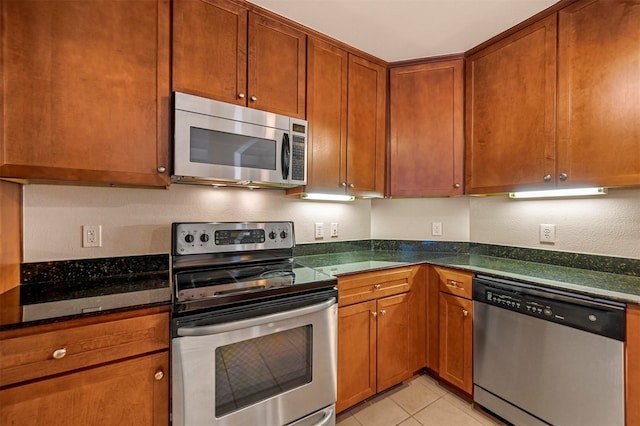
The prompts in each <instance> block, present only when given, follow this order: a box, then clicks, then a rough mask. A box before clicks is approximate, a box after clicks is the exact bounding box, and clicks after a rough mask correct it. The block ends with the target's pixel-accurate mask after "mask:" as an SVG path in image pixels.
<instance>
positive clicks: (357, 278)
mask: <svg viewBox="0 0 640 426" xmlns="http://www.w3.org/2000/svg"><path fill="white" fill-rule="evenodd" d="M411 277H412V269H411V268H396V269H390V270H386V271H375V272H365V273H362V274H356V275H350V276H346V277H338V304H339V305H340V306H347V305H352V304H354V303H359V302H364V301H367V300H373V299H378V298H381V297H387V296H392V295H394V294H400V293H405V292H407V291H409V290H410V289H411Z"/></svg>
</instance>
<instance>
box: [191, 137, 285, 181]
mask: <svg viewBox="0 0 640 426" xmlns="http://www.w3.org/2000/svg"><path fill="white" fill-rule="evenodd" d="M276 149H277V143H276V141H275V140H272V139H263V138H256V137H251V136H243V135H237V134H233V133H226V132H219V131H215V130H207V129H200V128H197V127H191V138H190V147H189V158H190V160H191V161H192V162H194V163H205V164H218V165H222V166H234V167H247V168H252V169H265V170H275V169H276Z"/></svg>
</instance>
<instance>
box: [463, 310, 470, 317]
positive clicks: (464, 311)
mask: <svg viewBox="0 0 640 426" xmlns="http://www.w3.org/2000/svg"><path fill="white" fill-rule="evenodd" d="M467 315H469V311H467V310H466V309H463V310H462V316H464V317H466V316H467Z"/></svg>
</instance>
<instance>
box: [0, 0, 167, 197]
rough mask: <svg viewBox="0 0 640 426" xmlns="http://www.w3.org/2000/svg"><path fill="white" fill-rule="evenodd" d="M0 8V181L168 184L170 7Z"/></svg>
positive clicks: (146, 1)
mask: <svg viewBox="0 0 640 426" xmlns="http://www.w3.org/2000/svg"><path fill="white" fill-rule="evenodd" d="M0 7H1V8H2V11H1V13H2V15H1V19H2V24H1V26H2V28H3V30H2V62H1V68H0V77H1V79H2V82H1V83H2V87H3V90H2V95H1V97H2V99H1V100H0V103H1V104H2V105H3V107H2V110H1V113H2V119H3V125H2V130H1V132H2V133H0V176H3V177H14V178H26V179H47V180H49V179H56V180H67V181H87V182H103V183H119V184H132V185H158V186H165V185H167V184H168V183H169V171H168V169H169V165H168V164H167V159H168V154H169V146H168V142H169V132H168V130H169V112H170V91H169V26H170V17H169V1H168V0H139V1H127V2H124V1H114V0H112V1H101V2H95V1H85V0H70V1H64V2H60V1H48V0H32V1H12V0H5V1H2V2H1V3H0Z"/></svg>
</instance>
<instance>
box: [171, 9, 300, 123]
mask: <svg viewBox="0 0 640 426" xmlns="http://www.w3.org/2000/svg"><path fill="white" fill-rule="evenodd" d="M305 71H306V34H305V33H304V32H302V31H300V30H298V29H295V28H293V27H291V26H288V25H286V24H284V23H282V22H279V21H275V20H273V19H271V18H268V17H265V16H261V15H259V14H257V13H254V12H251V11H248V10H247V9H246V8H244V7H242V6H240V5H238V4H235V3H232V2H229V1H225V0H176V1H175V2H174V5H173V82H172V83H173V84H172V88H173V90H174V91H179V92H185V93H190V94H193V95H198V96H203V97H207V98H212V99H216V100H220V101H223V102H229V103H234V104H237V105H243V106H248V107H250V108H256V109H261V110H265V111H269V112H274V113H277V114H283V115H289V116H292V117H298V118H305V88H306V81H305Z"/></svg>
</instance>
